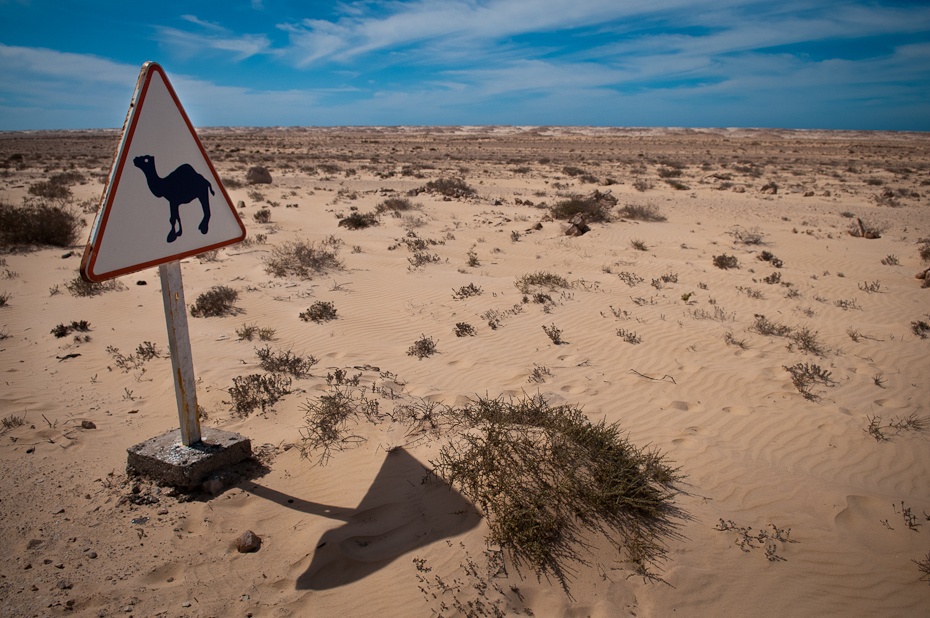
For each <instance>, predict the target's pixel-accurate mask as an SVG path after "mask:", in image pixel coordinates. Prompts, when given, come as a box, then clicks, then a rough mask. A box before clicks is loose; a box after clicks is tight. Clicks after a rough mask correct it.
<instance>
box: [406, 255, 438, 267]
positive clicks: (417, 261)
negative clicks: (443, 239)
mask: <svg viewBox="0 0 930 618" xmlns="http://www.w3.org/2000/svg"><path fill="white" fill-rule="evenodd" d="M441 261H442V258H441V257H439V254H437V253H430V252H429V251H420V250H414V252H413V255H410V256H407V262H409V263H410V266H408V267H407V268H408V269H410V270H412V269H416V268H420V267H421V266H426V265H427V264H436V263H438V262H441Z"/></svg>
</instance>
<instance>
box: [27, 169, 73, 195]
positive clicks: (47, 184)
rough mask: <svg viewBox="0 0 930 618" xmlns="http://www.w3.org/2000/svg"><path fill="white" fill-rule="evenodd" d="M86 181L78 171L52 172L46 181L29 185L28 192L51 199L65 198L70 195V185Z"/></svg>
mask: <svg viewBox="0 0 930 618" xmlns="http://www.w3.org/2000/svg"><path fill="white" fill-rule="evenodd" d="M81 182H86V178H85V177H84V174H82V173H80V172H62V173H60V174H54V175H53V176H52V177H51V178H49V179H48V180H47V181H42V182H37V183H35V184H33V185H31V186H30V187H29V194H30V195H35V196H37V197H44V198H46V199H51V200H66V199H68V198H69V197H71V185H74V184H77V183H81Z"/></svg>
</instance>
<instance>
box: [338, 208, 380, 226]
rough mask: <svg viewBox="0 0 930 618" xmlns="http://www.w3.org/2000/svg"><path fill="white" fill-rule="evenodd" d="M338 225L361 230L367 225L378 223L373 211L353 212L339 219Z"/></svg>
mask: <svg viewBox="0 0 930 618" xmlns="http://www.w3.org/2000/svg"><path fill="white" fill-rule="evenodd" d="M338 225H339V227H344V228H347V229H350V230H363V229H365V228H367V227H372V226H374V225H378V215H376V214H375V213H373V212H366V213H360V212H353V213H352V214H350V215H349V216H348V217H343V218H342V219H339V223H338Z"/></svg>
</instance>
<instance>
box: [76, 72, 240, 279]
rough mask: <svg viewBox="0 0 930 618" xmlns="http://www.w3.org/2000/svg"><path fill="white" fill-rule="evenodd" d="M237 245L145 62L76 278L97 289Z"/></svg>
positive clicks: (205, 170)
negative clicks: (112, 280)
mask: <svg viewBox="0 0 930 618" xmlns="http://www.w3.org/2000/svg"><path fill="white" fill-rule="evenodd" d="M244 238H245V227H244V226H243V225H242V221H241V220H240V219H239V215H238V214H237V213H236V210H235V208H234V207H233V204H232V200H230V198H229V195H228V194H227V193H226V189H225V188H224V187H223V185H222V183H221V182H220V179H219V176H218V175H217V173H216V170H215V169H214V168H213V164H212V163H211V162H210V159H209V158H208V157H207V153H206V152H205V151H204V149H203V145H202V144H201V143H200V139H199V138H198V137H197V134H196V132H195V131H194V128H193V126H192V125H191V123H190V120H189V119H188V118H187V114H185V113H184V109H183V108H182V107H181V103H180V101H179V100H178V98H177V95H176V94H175V93H174V89H173V88H172V87H171V84H170V83H169V82H168V78H167V77H166V76H165V73H164V71H163V70H162V68H161V67H160V66H159V65H157V64H155V63H153V62H147V63H146V64H145V65H143V67H142V72H141V73H140V75H139V82H138V84H137V85H136V92H135V94H134V95H133V103H132V105H131V106H130V110H129V115H128V117H127V120H126V125H125V126H124V127H123V136H122V140H121V141H120V147H119V150H118V151H117V156H116V160H115V161H114V164H113V169H112V170H111V172H110V181H109V183H108V184H107V189H106V192H105V193H104V199H103V204H102V206H101V208H100V212H99V213H98V214H97V219H96V221H94V226H93V228H92V229H91V233H90V240H89V241H88V243H87V247H86V249H85V250H84V259H83V260H82V261H81V276H82V277H84V278H85V279H87V280H89V281H102V280H105V279H110V278H113V277H118V276H120V275H124V274H127V273H131V272H135V271H138V270H142V269H145V268H150V267H152V266H157V265H158V264H164V263H166V262H171V261H174V260H179V259H182V258H185V257H189V256H192V255H196V254H198V253H203V252H205V251H210V250H212V249H216V248H218V247H224V246H226V245H231V244H233V243H237V242H239V241H241V240H242V239H244Z"/></svg>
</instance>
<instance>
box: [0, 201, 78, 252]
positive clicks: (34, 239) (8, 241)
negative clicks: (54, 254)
mask: <svg viewBox="0 0 930 618" xmlns="http://www.w3.org/2000/svg"><path fill="white" fill-rule="evenodd" d="M80 229H81V219H80V218H79V217H78V216H77V215H76V214H75V213H74V212H72V211H71V210H69V209H67V208H65V207H62V206H51V205H49V204H46V203H42V202H37V201H26V202H24V204H23V205H22V206H12V205H10V204H6V203H3V202H0V245H51V246H53V247H70V246H71V245H73V244H74V243H75V241H76V240H77V237H78V232H79V231H80Z"/></svg>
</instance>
